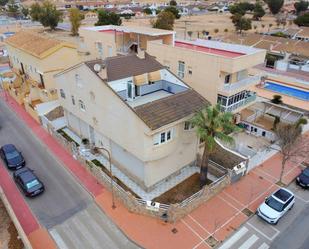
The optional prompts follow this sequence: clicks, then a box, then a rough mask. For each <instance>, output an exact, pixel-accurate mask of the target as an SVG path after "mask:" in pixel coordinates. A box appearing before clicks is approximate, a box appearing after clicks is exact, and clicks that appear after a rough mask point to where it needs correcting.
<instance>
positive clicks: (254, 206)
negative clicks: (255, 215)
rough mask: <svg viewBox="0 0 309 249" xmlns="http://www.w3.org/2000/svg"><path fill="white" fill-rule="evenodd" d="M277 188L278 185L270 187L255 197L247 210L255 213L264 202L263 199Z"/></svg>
mask: <svg viewBox="0 0 309 249" xmlns="http://www.w3.org/2000/svg"><path fill="white" fill-rule="evenodd" d="M278 188H279V186H278V185H271V186H270V187H269V188H268V189H266V190H265V191H264V192H263V193H261V194H260V195H259V196H257V197H255V198H254V199H253V200H252V201H251V202H250V204H249V206H248V209H250V210H251V211H252V212H255V211H256V209H257V208H258V207H259V206H260V205H261V203H262V202H263V201H264V200H265V197H266V196H268V195H270V194H271V193H273V192H275V191H276V190H277V189H278Z"/></svg>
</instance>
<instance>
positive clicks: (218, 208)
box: [9, 98, 301, 249]
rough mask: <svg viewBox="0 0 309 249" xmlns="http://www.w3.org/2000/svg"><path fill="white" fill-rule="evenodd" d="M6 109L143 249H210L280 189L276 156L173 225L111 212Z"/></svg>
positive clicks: (106, 201)
mask: <svg viewBox="0 0 309 249" xmlns="http://www.w3.org/2000/svg"><path fill="white" fill-rule="evenodd" d="M9 106H10V107H11V108H12V110H14V111H15V112H16V114H17V115H18V116H19V117H20V118H21V119H22V120H24V122H25V124H26V125H27V126H28V127H29V128H30V129H32V131H33V132H34V134H35V135H36V136H37V137H38V139H41V140H42V141H43V143H45V145H46V146H48V148H49V149H50V150H51V151H52V152H53V153H54V154H55V156H56V157H57V158H58V159H59V160H61V161H62V162H63V163H64V166H65V167H67V168H68V169H69V170H70V171H71V172H72V174H73V175H75V176H76V178H77V179H78V180H79V181H80V183H81V184H82V185H83V186H84V187H85V188H86V189H88V191H89V192H90V193H91V194H92V195H93V197H94V199H95V201H96V202H97V204H98V205H99V206H100V207H101V208H102V210H103V211H104V212H105V213H106V214H107V215H108V216H110V217H111V218H112V219H113V221H114V222H115V224H117V225H118V226H119V228H120V229H122V231H123V232H124V233H125V234H126V235H127V236H128V237H129V238H131V239H132V240H134V241H135V242H136V243H137V244H139V245H141V246H142V247H144V248H160V249H162V248H179V249H182V248H184V249H185V248H199V249H200V248H210V247H209V245H208V244H207V243H206V239H207V238H208V237H209V236H210V235H212V236H213V237H215V238H216V239H217V240H218V241H222V240H224V239H225V238H226V237H227V236H229V235H230V234H231V233H232V232H233V231H234V230H236V229H237V228H238V227H239V226H240V225H241V224H242V223H243V222H245V221H246V220H247V219H248V216H247V215H246V214H245V213H244V212H243V210H244V209H249V210H251V211H252V212H254V211H255V210H256V208H257V206H258V205H259V204H260V203H261V202H262V200H263V199H264V198H265V196H266V195H268V194H269V193H271V192H272V191H274V190H275V189H276V188H278V186H277V185H276V184H275V183H276V182H277V181H278V178H279V173H280V155H279V154H276V155H275V156H273V157H272V158H270V159H268V160H267V161H266V162H264V163H263V164H262V165H261V166H259V167H257V168H256V169H254V170H253V171H251V172H250V173H249V174H248V175H247V176H245V177H243V178H242V179H241V180H240V181H239V182H237V183H235V184H233V185H231V186H229V187H227V188H226V189H225V190H224V191H222V192H221V193H220V194H218V195H217V196H215V197H213V198H212V199H210V200H209V201H208V202H206V203H205V204H203V205H201V206H200V207H199V208H197V209H196V210H194V211H193V212H192V213H191V214H190V215H187V216H186V217H185V218H184V219H181V220H180V221H178V222H176V223H175V224H167V223H164V222H163V221H159V220H156V219H153V218H149V217H146V216H142V215H137V214H134V213H131V212H129V211H128V210H127V209H126V208H125V207H124V206H123V205H122V204H121V203H120V202H119V201H116V206H117V208H116V209H112V208H111V203H112V199H111V194H110V192H108V191H107V190H106V189H105V188H103V187H102V186H101V185H100V184H98V183H97V181H96V180H95V179H94V177H92V176H91V175H90V174H89V172H88V171H86V170H85V169H84V168H83V167H82V166H81V165H79V163H78V162H77V161H76V160H74V159H73V158H72V157H71V155H70V154H69V153H68V152H67V151H66V150H65V149H64V148H62V147H61V146H60V145H59V144H58V143H57V142H56V141H55V140H54V139H53V138H52V137H51V136H50V135H49V134H48V133H47V132H46V131H45V130H44V129H43V128H42V127H41V126H40V125H39V124H37V123H36V122H35V121H34V120H33V119H32V118H31V117H30V116H29V115H28V114H27V113H26V111H25V110H24V109H23V108H22V107H21V106H19V105H18V104H17V103H16V102H15V101H14V100H13V99H12V98H9ZM300 161H301V159H299V162H300ZM299 162H293V163H288V165H287V167H286V169H285V172H284V179H283V180H284V182H285V183H289V182H290V181H291V180H293V179H294V178H295V176H296V175H297V174H298V173H299V172H300V167H299Z"/></svg>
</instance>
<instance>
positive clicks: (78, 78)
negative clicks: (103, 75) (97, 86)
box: [75, 74, 83, 88]
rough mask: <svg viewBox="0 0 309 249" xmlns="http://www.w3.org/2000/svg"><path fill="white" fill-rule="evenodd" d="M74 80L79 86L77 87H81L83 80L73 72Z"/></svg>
mask: <svg viewBox="0 0 309 249" xmlns="http://www.w3.org/2000/svg"><path fill="white" fill-rule="evenodd" d="M75 81H76V85H77V86H78V87H79V88H82V87H83V81H82V79H81V77H80V75H79V74H75Z"/></svg>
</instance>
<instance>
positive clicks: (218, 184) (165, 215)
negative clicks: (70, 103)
mask: <svg viewBox="0 0 309 249" xmlns="http://www.w3.org/2000/svg"><path fill="white" fill-rule="evenodd" d="M47 130H48V131H49V133H50V134H51V135H52V136H53V137H54V138H55V139H56V140H57V141H58V142H59V143H60V144H61V145H62V146H63V147H64V148H65V149H66V150H67V151H68V152H69V153H70V154H71V155H72V156H73V157H74V158H75V159H76V160H78V161H79V162H80V164H81V165H82V166H83V167H84V168H85V169H87V170H88V171H89V172H90V173H91V174H92V175H93V176H94V177H95V178H96V180H97V181H98V182H99V183H101V184H102V185H104V187H106V188H107V189H109V190H110V191H111V190H112V189H111V177H110V176H109V175H107V174H106V173H105V172H104V171H103V170H102V169H101V168H100V167H98V166H97V165H95V164H94V163H93V162H91V161H88V160H86V159H85V158H84V157H82V156H81V155H79V153H78V150H76V145H75V143H72V142H69V141H67V140H66V139H65V138H64V137H63V136H62V135H61V134H59V133H58V132H57V131H55V130H54V129H53V128H52V127H51V125H50V124H48V125H47ZM104 167H106V166H104ZM209 168H210V171H214V170H215V171H216V172H217V173H218V172H219V174H221V177H219V178H218V179H217V180H216V181H214V182H212V183H211V184H210V185H206V186H204V187H203V188H202V189H201V190H200V191H198V192H197V193H195V194H193V195H192V196H190V197H189V198H187V199H185V200H184V201H182V202H181V203H176V204H170V205H169V204H162V203H156V202H151V201H146V200H143V199H140V198H136V197H135V196H133V195H132V194H131V193H130V192H128V191H126V190H124V189H123V188H122V187H121V186H120V185H119V184H117V183H116V182H115V181H114V180H113V193H114V195H115V197H116V198H117V199H118V200H120V201H121V202H122V203H123V204H124V205H125V206H126V208H127V209H128V210H130V211H131V212H134V213H138V214H143V215H148V216H151V217H155V218H159V219H162V220H164V221H166V222H175V221H177V220H179V219H180V218H182V217H184V216H185V215H187V214H188V213H190V212H191V211H192V210H194V209H195V208H197V207H198V206H200V205H201V204H203V203H204V202H205V201H207V200H208V199H210V198H211V197H213V196H214V195H215V194H217V193H218V192H220V191H221V190H222V189H223V188H224V187H225V186H227V185H228V184H230V182H231V180H230V174H229V172H228V171H227V170H226V169H225V168H223V167H222V166H220V165H217V164H216V163H214V162H212V163H210V164H209ZM220 172H221V173H220Z"/></svg>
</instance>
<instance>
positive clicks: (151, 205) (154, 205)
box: [146, 201, 160, 211]
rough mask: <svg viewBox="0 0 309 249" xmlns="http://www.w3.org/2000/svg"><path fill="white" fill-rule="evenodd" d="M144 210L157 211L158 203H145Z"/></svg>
mask: <svg viewBox="0 0 309 249" xmlns="http://www.w3.org/2000/svg"><path fill="white" fill-rule="evenodd" d="M146 209H148V210H151V211H159V209H160V203H159V202H155V201H146Z"/></svg>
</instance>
